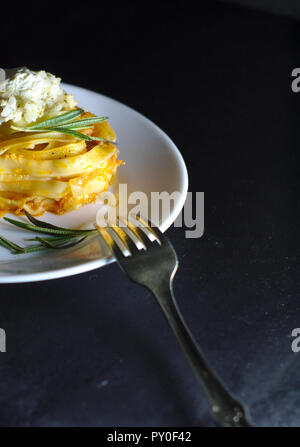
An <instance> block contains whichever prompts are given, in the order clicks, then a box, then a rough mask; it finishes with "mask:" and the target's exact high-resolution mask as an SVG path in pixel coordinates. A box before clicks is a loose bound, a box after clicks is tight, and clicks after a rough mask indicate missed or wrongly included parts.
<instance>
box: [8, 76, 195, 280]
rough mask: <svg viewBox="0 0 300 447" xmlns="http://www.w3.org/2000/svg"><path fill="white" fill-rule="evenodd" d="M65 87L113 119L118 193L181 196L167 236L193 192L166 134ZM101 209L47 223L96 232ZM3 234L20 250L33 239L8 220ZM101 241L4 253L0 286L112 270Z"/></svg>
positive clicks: (111, 103)
mask: <svg viewBox="0 0 300 447" xmlns="http://www.w3.org/2000/svg"><path fill="white" fill-rule="evenodd" d="M63 87H64V88H65V89H66V90H67V91H68V93H73V94H74V96H75V98H76V99H77V100H78V101H79V105H80V106H81V107H83V108H84V109H88V110H89V111H91V112H93V113H95V114H97V115H100V116H102V115H106V116H108V117H109V122H110V123H111V124H112V126H113V128H114V129H115V131H116V133H117V136H118V147H119V149H120V158H121V159H122V160H123V161H124V162H125V163H126V165H124V166H121V167H120V168H119V171H118V175H117V177H116V179H115V182H114V183H115V188H116V187H117V186H118V183H123V184H127V185H128V193H130V192H133V191H142V192H145V193H146V194H147V197H149V198H150V194H151V192H162V191H167V192H169V193H172V192H174V191H177V192H179V193H180V194H179V195H178V197H177V199H176V200H175V203H174V206H173V208H172V209H171V211H170V212H169V213H165V215H163V216H162V219H161V222H160V228H161V229H162V231H165V230H166V229H167V228H168V227H169V226H170V225H171V224H172V223H173V222H174V220H175V219H176V217H177V216H178V214H179V213H180V211H181V209H182V207H183V205H184V202H185V198H186V193H187V187H188V176H187V170H186V166H185V164H184V161H183V158H182V156H181V154H180V152H179V150H178V149H177V147H176V146H175V145H174V143H173V142H172V141H171V140H170V138H169V137H168V136H167V135H166V134H165V133H164V132H163V131H162V130H160V129H159V128H158V127H157V126H156V125H155V124H153V123H152V122H151V121H149V120H148V119H147V118H145V117H144V116H142V115H141V114H139V113H138V112H136V111H134V110H133V109H131V108H129V107H127V106H125V105H123V104H121V103H119V102H117V101H115V100H113V99H111V98H108V97H106V96H103V95H100V94H98V93H95V92H92V91H90V90H86V89H83V88H80V87H75V86H72V85H68V84H65V85H63ZM99 206H100V205H99V204H94V205H88V206H85V207H83V208H82V209H81V210H78V211H72V212H70V213H67V214H65V215H63V216H55V215H52V214H49V213H46V214H44V216H43V217H42V220H46V221H48V222H51V223H53V224H55V225H59V226H65V227H70V228H81V227H82V228H85V227H91V226H92V225H93V223H94V222H95V217H96V212H97V210H98V209H99ZM10 217H14V218H15V216H10ZM24 221H26V219H24ZM0 234H1V235H3V236H4V237H7V238H8V239H10V240H13V241H14V242H16V243H20V244H21V245H22V244H24V240H25V239H26V238H28V237H30V236H32V235H33V233H29V232H25V231H19V230H18V229H17V228H16V227H13V226H11V225H10V224H8V223H6V222H5V221H3V220H0ZM99 240H100V238H99V237H95V238H94V241H92V242H90V241H89V242H83V243H82V245H79V246H76V247H73V248H69V249H67V250H53V251H51V250H49V251H47V252H41V253H35V254H30V255H12V254H10V253H9V252H8V251H7V250H5V249H4V248H2V247H0V283H16V282H29V281H42V280H46V279H53V278H61V277H64V276H69V275H75V274H77V273H82V272H87V271H89V270H93V269H96V268H98V267H101V266H103V265H105V264H108V263H110V262H112V261H113V259H112V257H111V256H110V255H109V253H108V251H107V249H106V248H105V247H104V246H103V245H102V244H101V243H100V242H99ZM25 244H26V242H25Z"/></svg>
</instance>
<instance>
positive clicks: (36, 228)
mask: <svg viewBox="0 0 300 447" xmlns="http://www.w3.org/2000/svg"><path fill="white" fill-rule="evenodd" d="M25 213H26V216H27V218H28V220H29V222H30V223H29V224H27V223H25V222H21V221H19V220H14V219H10V218H8V217H4V219H5V220H6V221H7V222H9V223H11V224H12V225H15V226H16V227H19V228H22V229H26V230H29V231H33V232H35V233H40V234H49V237H40V236H37V237H35V238H33V239H28V240H29V241H33V242H37V244H36V245H30V246H27V247H21V246H19V245H17V244H15V243H14V242H12V241H9V240H8V239H6V238H4V237H3V236H0V245H1V246H2V247H4V248H6V249H8V250H10V251H11V253H13V254H23V253H33V252H37V251H43V250H47V249H62V248H70V247H73V246H75V245H77V244H79V243H80V242H82V241H83V240H85V239H86V238H87V237H89V236H91V235H93V234H95V233H97V230H76V229H72V228H63V227H57V226H56V225H52V224H50V223H48V222H43V221H41V220H38V219H36V218H35V217H33V216H31V214H29V213H27V212H26V211H25Z"/></svg>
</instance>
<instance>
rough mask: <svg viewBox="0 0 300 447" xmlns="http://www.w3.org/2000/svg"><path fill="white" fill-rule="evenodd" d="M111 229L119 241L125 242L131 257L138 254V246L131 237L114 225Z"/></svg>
mask: <svg viewBox="0 0 300 447" xmlns="http://www.w3.org/2000/svg"><path fill="white" fill-rule="evenodd" d="M110 229H111V230H112V231H113V232H114V234H115V235H116V237H117V238H118V239H119V240H121V242H123V243H124V241H125V245H126V246H127V248H128V250H129V252H130V254H131V255H134V254H136V253H138V251H139V249H138V247H137V246H136V244H135V242H133V240H132V239H131V238H130V236H129V235H128V234H127V233H126V232H125V231H124V230H123V229H122V228H120V227H116V226H115V225H112V226H111V227H110ZM123 256H124V255H123Z"/></svg>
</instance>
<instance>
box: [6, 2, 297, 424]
mask: <svg viewBox="0 0 300 447" xmlns="http://www.w3.org/2000/svg"><path fill="white" fill-rule="evenodd" d="M208 3H209V6H202V11H201V14H200V15H197V14H196V13H195V11H193V10H192V9H189V8H188V7H187V5H186V6H181V7H180V8H178V7H175V8H174V7H173V6H172V5H173V2H168V3H167V2H166V3H164V4H163V6H160V8H159V9H155V8H152V9H151V8H148V9H145V8H141V7H137V6H136V5H134V4H133V3H129V4H126V5H124V6H123V7H121V8H120V9H119V8H116V7H115V8H113V7H112V6H111V7H110V6H109V5H105V6H103V8H104V10H103V11H102V14H101V15H99V14H93V15H92V16H90V17H89V20H88V21H85V22H84V25H85V26H86V28H84V26H83V22H82V18H83V16H84V10H82V11H81V10H80V9H77V8H76V9H74V10H73V12H70V11H69V10H67V9H66V10H64V9H62V14H61V16H60V17H58V16H57V14H54V13H53V16H52V14H51V12H49V13H48V20H49V21H51V20H53V23H55V27H56V29H57V30H58V31H59V30H63V31H64V32H63V33H62V34H63V35H66V34H67V33H66V30H74V29H77V34H76V35H75V36H74V40H73V41H72V42H71V43H70V44H69V43H68V45H67V47H68V50H66V48H65V46H64V48H63V49H59V47H58V45H57V42H56V40H55V39H54V41H53V40H52V41H51V40H50V36H49V38H48V37H47V33H45V23H42V22H41V21H38V20H37V19H38V18H39V17H40V15H41V11H39V12H37V10H36V11H35V12H32V14H31V19H32V23H33V24H34V27H33V28H32V29H30V30H29V28H28V27H27V28H26V27H25V26H23V27H22V24H21V16H20V23H19V22H18V21H16V18H15V17H13V18H8V19H7V23H6V24H4V25H2V28H3V27H4V28H3V29H2V35H7V34H5V33H7V32H8V31H9V30H10V29H11V27H12V26H14V29H19V31H20V36H21V35H22V39H21V41H20V40H18V41H17V40H16V41H13V42H12V43H11V47H10V48H9V50H10V51H7V52H6V53H2V54H1V64H2V65H3V66H18V65H19V66H20V65H27V66H30V67H32V68H34V69H38V68H45V69H47V70H49V71H51V72H54V73H56V74H59V75H61V76H62V77H63V78H64V80H65V81H66V82H70V83H74V84H78V85H82V86H84V87H87V88H90V89H94V90H96V91H99V92H101V93H104V94H106V95H110V96H112V97H114V98H117V99H119V100H120V101H123V102H125V103H127V104H129V105H131V106H132V107H134V108H136V109H137V110H139V111H140V112H142V113H144V114H145V115H146V116H148V117H149V118H150V119H152V120H153V121H154V122H156V123H158V124H159V125H160V126H161V127H162V128H163V129H164V130H165V131H166V132H167V133H168V134H169V135H170V136H171V138H172V139H173V140H174V141H175V143H176V144H177V145H178V147H179V148H180V149H181V151H182V153H183V156H184V158H185V160H186V163H187V166H188V170H189V175H190V190H192V191H204V192H205V213H206V214H205V235H204V236H203V237H202V238H201V239H199V240H186V239H185V238H184V231H183V230H182V229H170V230H169V231H168V233H167V234H168V235H169V237H170V239H171V240H172V242H173V243H174V246H175V248H176V250H177V252H178V255H179V258H180V261H181V266H180V269H179V272H178V274H177V276H176V280H175V293H176V296H177V298H178V302H179V305H180V307H181V309H182V311H183V313H184V315H185V317H186V319H187V321H188V323H189V325H190V328H191V330H192V331H193V333H194V335H195V337H196V339H197V340H198V341H199V343H200V345H201V347H202V349H203V350H204V351H205V353H206V355H207V357H208V359H209V361H210V362H211V364H212V365H213V366H214V367H215V369H216V371H217V372H218V373H219V374H220V376H221V377H222V378H223V379H224V381H225V382H226V384H227V385H228V386H229V387H230V389H231V390H232V391H233V392H235V393H236V395H237V396H238V397H239V398H240V399H241V400H243V401H244V402H245V403H247V404H248V406H249V408H250V410H251V414H252V418H253V421H254V422H255V423H256V424H257V425H275V426H276V425H283V426H285V425H287V426H293V425H296V426H300V406H299V402H300V391H299V383H300V373H299V362H300V353H299V354H294V353H293V352H292V351H291V337H290V334H291V331H292V329H293V328H295V327H298V326H300V325H299V321H300V300H299V295H300V290H299V273H300V267H299V240H300V237H299V198H298V195H299V147H298V146H299V140H300V139H298V137H300V131H299V129H300V127H299V111H300V94H299V95H297V94H294V93H292V91H291V88H290V83H291V71H292V69H293V68H294V67H297V66H299V64H300V59H299V39H300V28H299V25H297V23H294V22H289V21H288V20H287V19H280V18H274V17H271V16H267V15H263V14H259V13H254V12H248V11H247V10H242V9H241V8H235V7H233V6H229V5H225V4H218V3H214V2H208ZM107 20H108V21H109V23H110V25H108V24H107ZM64 33H65V34H64ZM62 34H61V33H60V35H62ZM36 36H42V39H41V40H42V41H43V42H44V45H45V49H44V51H43V52H42V51H40V49H39V48H36V44H35V40H34V38H35V37H36ZM87 39H91V43H90V44H87ZM75 43H76V44H77V45H78V46H77V48H75ZM21 50H22V51H21ZM79 55H80V57H81V59H80V63H79V64H77V62H76V60H77V59H78V56H79ZM0 290H1V300H0V327H3V328H4V329H5V330H6V332H7V353H6V354H0V374H1V380H0V425H4V426H5V425H8V426H15V425H18V426H24V425H25V426H26V425H34V426H40V425H47V426H53V425H59V426H65V425H72V426H73V425H100V426H103V425H114V426H123V425H131V426H141V425H147V426H148V425H149V426H153V425H169V426H172V425H174V426H180V425H181V426H184V425H189V426H191V425H195V426H207V425H210V424H211V422H210V418H209V415H208V412H207V404H206V401H205V399H204V397H203V394H202V392H201V390H200V389H199V386H198V384H197V382H196V380H195V379H194V376H193V374H192V372H191V371H190V369H189V366H188V365H187V363H186V360H185V359H184V358H183V355H182V354H181V352H180V350H179V348H178V346H177V344H176V342H175V340H174V338H173V335H172V334H171V332H170V330H169V328H168V326H167V324H166V322H165V320H164V318H163V316H162V314H161V312H160V309H159V308H158V306H157V304H156V303H155V301H154V299H153V298H152V296H151V295H150V294H149V293H148V292H146V291H145V290H143V289H142V288H139V287H138V286H136V285H134V284H131V283H129V282H128V281H127V280H126V278H125V277H124V276H123V274H122V273H121V271H120V270H119V269H118V266H117V265H110V266H108V267H105V268H102V269H100V270H98V271H94V272H91V273H86V274H83V275H80V276H75V277H71V278H68V279H60V280H55V281H51V282H44V283H38V284H25V285H22V284H20V285H8V286H3V285H2V286H1V288H0Z"/></svg>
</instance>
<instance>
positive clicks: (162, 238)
mask: <svg viewBox="0 0 300 447" xmlns="http://www.w3.org/2000/svg"><path fill="white" fill-rule="evenodd" d="M135 217H136V219H137V220H138V221H139V222H141V223H142V224H143V225H144V226H145V227H146V228H147V229H148V230H149V231H151V233H152V234H153V235H154V236H155V237H156V238H157V239H158V240H159V241H160V243H161V244H162V243H164V242H166V241H167V238H166V237H165V236H164V234H163V233H162V232H161V231H160V229H159V228H158V226H157V225H155V224H154V223H153V222H151V221H150V220H146V219H144V218H142V217H141V216H140V214H137V215H136V216H135Z"/></svg>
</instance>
